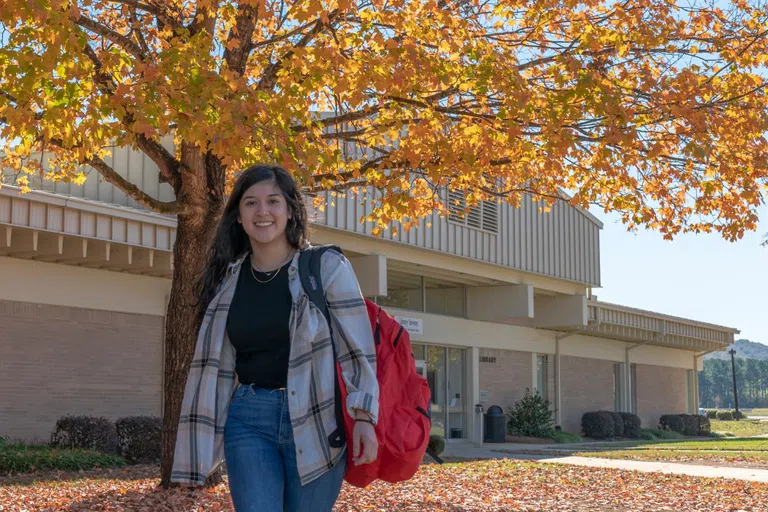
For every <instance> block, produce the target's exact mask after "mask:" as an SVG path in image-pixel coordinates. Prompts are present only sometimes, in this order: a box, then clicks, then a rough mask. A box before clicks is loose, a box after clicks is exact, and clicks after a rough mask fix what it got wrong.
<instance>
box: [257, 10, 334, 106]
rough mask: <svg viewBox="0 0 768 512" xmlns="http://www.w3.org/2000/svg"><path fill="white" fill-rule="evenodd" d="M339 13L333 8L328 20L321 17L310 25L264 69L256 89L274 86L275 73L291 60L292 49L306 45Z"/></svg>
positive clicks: (268, 88) (266, 89)
mask: <svg viewBox="0 0 768 512" xmlns="http://www.w3.org/2000/svg"><path fill="white" fill-rule="evenodd" d="M338 15H339V10H338V9H334V10H333V11H331V12H330V13H329V14H328V21H327V22H324V21H323V20H322V19H318V20H317V21H315V26H314V27H312V28H311V29H310V30H309V32H307V33H306V34H304V37H302V38H301V39H300V40H299V41H298V42H297V43H296V45H295V46H294V47H293V48H291V49H290V50H288V52H287V53H286V54H285V55H283V56H282V57H280V58H279V59H278V60H277V61H275V62H273V63H272V64H270V65H269V66H268V67H267V69H265V70H264V74H263V75H261V80H259V84H258V85H257V86H256V89H257V90H259V91H269V90H271V89H272V88H274V87H275V83H276V82H277V73H278V72H279V71H280V69H282V67H283V64H284V63H285V62H288V61H289V60H291V57H293V53H294V50H296V49H297V48H304V47H305V46H307V45H308V44H309V43H310V42H312V40H313V39H314V38H315V37H317V35H318V34H319V33H320V32H322V31H323V29H324V28H325V27H327V26H329V25H330V24H331V23H333V22H334V20H335V19H336V17H337V16H338Z"/></svg>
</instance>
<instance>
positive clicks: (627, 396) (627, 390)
mask: <svg viewBox="0 0 768 512" xmlns="http://www.w3.org/2000/svg"><path fill="white" fill-rule="evenodd" d="M624 352H625V357H624V368H623V370H624V371H623V372H622V373H623V375H624V403H623V404H622V409H623V410H624V412H632V371H631V365H630V362H629V347H627V348H626V349H625V350H624Z"/></svg>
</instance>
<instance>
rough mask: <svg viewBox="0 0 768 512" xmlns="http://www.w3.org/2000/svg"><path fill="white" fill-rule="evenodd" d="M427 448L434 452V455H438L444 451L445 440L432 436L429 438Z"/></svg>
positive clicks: (441, 437)
mask: <svg viewBox="0 0 768 512" xmlns="http://www.w3.org/2000/svg"><path fill="white" fill-rule="evenodd" d="M427 447H428V448H429V449H431V450H432V451H434V452H435V454H436V455H440V454H441V453H443V452H444V451H445V439H443V436H438V435H437V434H432V435H431V436H429V444H428V445H427Z"/></svg>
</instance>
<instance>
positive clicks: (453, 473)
mask: <svg viewBox="0 0 768 512" xmlns="http://www.w3.org/2000/svg"><path fill="white" fill-rule="evenodd" d="M157 478H158V469H157V466H132V467H126V468H122V469H106V470H99V471H88V472H83V473H63V474H57V475H56V480H51V479H46V478H45V477H44V475H39V476H37V477H32V476H30V475H26V476H24V477H19V478H17V479H2V478H0V504H3V505H9V506H10V510H22V509H23V510H46V511H68V512H73V511H74V512H77V511H86V510H87V511H118V510H120V511H140V510H147V511H156V510H157V511H171V510H173V511H179V512H183V511H202V510H205V511H212V512H216V511H231V510H232V505H231V501H230V499H229V494H228V492H227V487H226V484H222V485H219V486H217V487H215V488H213V489H207V490H187V489H173V490H168V491H166V490H162V489H158V488H157V482H158V480H157ZM765 503H768V484H762V483H755V482H745V481H740V480H726V479H706V478H700V477H691V476H685V475H665V474H660V473H640V472H633V471H622V470H616V469H597V468H590V469H589V470H588V471H585V470H584V468H582V467H578V466H570V465H557V464H536V463H525V462H520V461H514V460H503V461H481V462H472V463H460V464H445V465H442V466H439V465H435V464H432V465H427V466H422V468H421V469H420V470H419V473H418V474H417V475H416V476H415V477H414V478H413V479H411V480H410V481H408V482H404V483H400V484H385V483H380V482H377V483H374V484H372V485H371V486H369V487H368V488H366V489H357V488H353V487H349V486H347V485H345V486H344V487H343V489H342V492H341V495H340V496H339V500H338V502H337V504H336V507H335V508H334V510H335V511H336V512H352V511H362V510H370V511H402V512H405V511H413V512H419V511H451V512H466V511H478V512H489V511H493V512H501V511H511V510H521V511H534V510H536V511H552V512H554V511H557V512H586V511H595V512H609V511H610V512H616V511H620V510H633V511H643V512H645V511H662V510H664V511H671V510H685V511H710V510H733V511H736V510H763V508H761V507H764V504H765Z"/></svg>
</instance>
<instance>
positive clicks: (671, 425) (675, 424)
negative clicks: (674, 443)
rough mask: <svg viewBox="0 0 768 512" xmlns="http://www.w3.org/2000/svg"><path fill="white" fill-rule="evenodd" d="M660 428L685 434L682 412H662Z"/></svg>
mask: <svg viewBox="0 0 768 512" xmlns="http://www.w3.org/2000/svg"><path fill="white" fill-rule="evenodd" d="M659 430H667V431H671V432H677V433H678V434H683V435H685V420H684V419H683V415H681V414H662V415H661V417H660V418H659Z"/></svg>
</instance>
